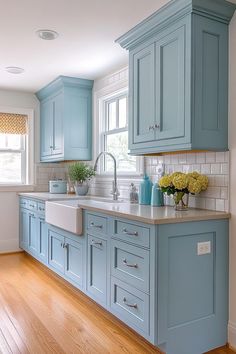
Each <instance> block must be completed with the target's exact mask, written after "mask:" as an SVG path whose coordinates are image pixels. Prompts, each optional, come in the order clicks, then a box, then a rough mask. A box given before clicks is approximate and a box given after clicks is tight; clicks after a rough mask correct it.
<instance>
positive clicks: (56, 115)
mask: <svg viewBox="0 0 236 354" xmlns="http://www.w3.org/2000/svg"><path fill="white" fill-rule="evenodd" d="M92 87H93V81H91V80H85V79H79V78H73V77H66V76H59V77H58V78H57V79H56V80H54V81H52V82H51V83H50V84H48V85H47V86H46V87H44V88H42V89H41V90H40V91H38V92H37V93H36V95H37V97H38V98H39V100H40V131H41V132H40V159H41V161H42V162H54V161H64V160H91V150H92V141H91V135H92Z"/></svg>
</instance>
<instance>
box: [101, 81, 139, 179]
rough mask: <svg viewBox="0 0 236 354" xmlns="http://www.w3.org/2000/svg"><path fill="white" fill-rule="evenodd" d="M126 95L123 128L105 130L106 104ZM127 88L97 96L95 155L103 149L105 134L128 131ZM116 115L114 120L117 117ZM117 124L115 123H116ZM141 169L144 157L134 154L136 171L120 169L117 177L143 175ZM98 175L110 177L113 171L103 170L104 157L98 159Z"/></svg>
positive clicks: (106, 121) (106, 122) (117, 100)
mask: <svg viewBox="0 0 236 354" xmlns="http://www.w3.org/2000/svg"><path fill="white" fill-rule="evenodd" d="M123 97H126V99H127V105H126V117H127V118H126V119H127V120H126V126H125V127H123V128H117V127H116V128H115V129H112V130H111V131H109V130H106V128H107V124H108V112H107V111H108V104H109V103H112V102H113V101H116V102H117V104H118V102H119V99H121V98H123ZM128 98H129V95H128V88H127V87H125V88H123V89H121V90H119V91H114V92H111V93H109V94H107V95H104V96H101V97H100V98H99V104H98V106H99V112H98V116H99V127H98V128H99V129H98V134H97V136H96V138H97V139H98V151H97V155H98V153H100V152H101V151H104V150H105V146H106V144H105V138H106V136H107V135H112V134H116V133H121V132H125V131H128V124H129V120H128V111H129V108H128V101H129V100H128ZM117 117H119V111H118V112H117ZM117 117H116V120H117V119H118V118H117ZM116 126H117V125H116ZM143 170H144V159H143V157H141V156H136V172H134V171H133V172H130V171H122V172H119V171H117V175H118V176H119V177H134V178H135V177H140V176H142V175H143ZM98 175H99V176H100V177H111V176H112V175H113V172H109V171H105V159H104V157H103V158H101V159H100V162H99V165H98Z"/></svg>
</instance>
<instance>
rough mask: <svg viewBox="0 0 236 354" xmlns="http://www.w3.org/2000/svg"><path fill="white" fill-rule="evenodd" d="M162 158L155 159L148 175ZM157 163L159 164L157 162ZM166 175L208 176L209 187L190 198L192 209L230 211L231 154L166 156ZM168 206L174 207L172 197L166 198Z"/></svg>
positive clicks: (212, 153) (148, 169)
mask: <svg viewBox="0 0 236 354" xmlns="http://www.w3.org/2000/svg"><path fill="white" fill-rule="evenodd" d="M159 159H160V157H153V158H152V160H153V161H152V162H151V165H150V166H149V167H148V168H147V173H149V174H152V173H151V172H152V171H153V170H152V168H151V166H155V165H156V164H157V163H159V162H160V161H159ZM156 161H157V162H156ZM164 163H165V173H172V172H175V171H180V172H184V173H189V172H193V171H198V172H200V173H202V174H205V175H207V176H208V179H209V187H208V189H207V191H205V192H202V193H201V194H200V195H199V196H190V198H189V205H190V207H196V208H204V209H210V210H224V211H229V193H228V186H229V152H228V151H227V152H198V153H191V154H189V153H181V154H178V155H177V154H175V155H165V156H164ZM165 203H166V204H167V205H173V200H172V198H171V197H165Z"/></svg>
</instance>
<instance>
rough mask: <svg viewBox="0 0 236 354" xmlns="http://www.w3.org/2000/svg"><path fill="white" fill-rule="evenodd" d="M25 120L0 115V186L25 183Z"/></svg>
mask: <svg viewBox="0 0 236 354" xmlns="http://www.w3.org/2000/svg"><path fill="white" fill-rule="evenodd" d="M27 120H28V117H27V116H26V115H21V114H11V113H0V184H26V183H27V151H26V147H27Z"/></svg>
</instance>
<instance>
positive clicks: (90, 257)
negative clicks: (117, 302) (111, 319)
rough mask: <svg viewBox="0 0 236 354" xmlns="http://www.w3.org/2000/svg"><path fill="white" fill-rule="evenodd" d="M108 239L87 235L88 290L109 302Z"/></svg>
mask: <svg viewBox="0 0 236 354" xmlns="http://www.w3.org/2000/svg"><path fill="white" fill-rule="evenodd" d="M107 257H108V256H107V241H106V240H105V239H103V238H100V237H95V236H91V235H87V289H86V290H87V292H88V294H90V296H92V297H93V298H95V299H96V301H98V302H100V303H102V304H103V305H106V302H107V281H108V278H107V277H108V273H107Z"/></svg>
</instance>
